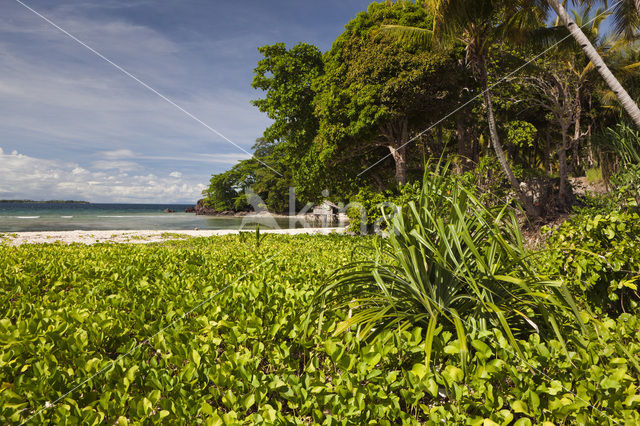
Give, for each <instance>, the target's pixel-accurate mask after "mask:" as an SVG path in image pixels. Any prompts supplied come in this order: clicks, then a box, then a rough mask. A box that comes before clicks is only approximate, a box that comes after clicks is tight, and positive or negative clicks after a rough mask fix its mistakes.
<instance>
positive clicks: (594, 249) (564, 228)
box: [540, 209, 640, 315]
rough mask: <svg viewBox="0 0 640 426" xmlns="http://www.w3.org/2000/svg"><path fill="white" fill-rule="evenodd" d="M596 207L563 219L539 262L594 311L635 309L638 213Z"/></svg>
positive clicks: (639, 265)
mask: <svg viewBox="0 0 640 426" xmlns="http://www.w3.org/2000/svg"><path fill="white" fill-rule="evenodd" d="M601 212H602V210H601V209H600V210H595V211H594V210H592V209H587V210H582V211H579V212H578V214H576V215H575V216H574V217H572V218H571V219H569V220H568V221H566V222H564V223H563V224H562V225H561V226H560V227H559V228H558V229H557V230H556V231H554V232H553V233H552V234H551V236H550V237H549V240H548V244H547V248H548V250H545V251H543V252H542V259H541V261H540V265H544V266H545V272H547V273H548V274H549V275H551V276H553V277H556V278H558V279H563V280H564V281H565V282H567V285H568V286H569V288H570V289H571V291H572V293H574V294H580V295H584V297H585V298H586V301H587V302H588V304H589V306H590V307H591V308H592V309H594V310H595V311H598V312H606V313H609V314H614V315H617V314H620V313H622V312H630V311H634V310H636V308H637V306H638V302H640V296H639V295H638V290H637V285H638V283H639V282H640V240H639V238H638V236H639V235H640V215H638V213H637V212H635V211H624V210H610V211H609V212H607V213H601Z"/></svg>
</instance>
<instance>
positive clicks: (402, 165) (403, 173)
mask: <svg viewBox="0 0 640 426" xmlns="http://www.w3.org/2000/svg"><path fill="white" fill-rule="evenodd" d="M399 146H402V144H400V145H399ZM389 151H391V156H392V157H393V159H394V161H395V162H396V182H397V183H398V184H400V185H404V184H406V183H407V147H405V146H402V148H396V147H394V146H391V145H389Z"/></svg>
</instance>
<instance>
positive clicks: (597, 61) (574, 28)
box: [545, 0, 640, 128]
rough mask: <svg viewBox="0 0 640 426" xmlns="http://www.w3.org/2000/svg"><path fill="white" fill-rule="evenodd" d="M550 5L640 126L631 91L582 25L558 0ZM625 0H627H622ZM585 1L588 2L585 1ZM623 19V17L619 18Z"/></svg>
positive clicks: (639, 117)
mask: <svg viewBox="0 0 640 426" xmlns="http://www.w3.org/2000/svg"><path fill="white" fill-rule="evenodd" d="M545 1H546V2H547V3H548V4H549V6H551V8H552V9H553V10H554V11H555V12H556V14H557V15H558V19H559V20H560V22H561V23H562V25H564V26H565V27H566V28H567V29H568V30H569V32H570V33H571V35H572V36H573V38H574V39H575V41H576V42H578V44H579V45H580V46H581V48H582V50H583V52H584V53H585V55H587V57H588V58H589V60H590V61H591V62H592V63H593V66H594V67H595V69H596V70H597V71H598V72H599V73H600V75H601V76H602V78H603V79H604V81H605V83H606V84H607V86H609V88H610V89H611V90H612V91H613V93H615V95H616V98H618V101H619V102H620V104H621V105H622V107H623V108H624V110H625V111H626V112H627V114H629V116H630V117H631V119H632V120H633V122H634V123H635V125H636V126H637V127H638V128H640V108H638V104H637V103H636V102H635V101H634V100H633V99H632V98H631V96H629V93H627V91H626V90H625V88H624V87H622V85H621V84H620V82H619V81H618V79H617V78H616V77H615V76H614V75H613V73H612V72H611V70H610V69H609V67H607V64H606V63H605V62H604V60H603V59H602V56H600V54H598V51H597V50H596V48H595V47H594V46H593V44H592V43H591V41H589V38H588V37H587V36H586V35H585V34H584V32H583V31H582V29H581V28H580V26H578V25H577V24H576V23H575V21H574V20H573V19H572V18H571V16H570V15H569V13H568V12H567V10H566V9H565V7H564V6H563V5H562V3H561V2H559V1H558V0H545ZM622 1H623V2H624V1H625V0H622ZM634 2H635V4H634V5H637V6H638V8H637V9H636V13H640V5H638V3H639V2H640V0H634ZM584 3H588V2H587V1H585V2H584ZM619 19H622V18H620V17H619V18H618V20H619Z"/></svg>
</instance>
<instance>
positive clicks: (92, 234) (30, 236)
mask: <svg viewBox="0 0 640 426" xmlns="http://www.w3.org/2000/svg"><path fill="white" fill-rule="evenodd" d="M238 232H239V231H238V230H237V229H223V230H201V231H200V230H198V231H195V230H194V231H191V230H189V231H182V230H180V231H47V232H45V231H42V232H5V233H0V242H2V243H4V244H8V245H13V246H17V245H20V244H43V243H56V242H62V243H65V244H70V243H82V244H96V243H105V242H112V243H135V244H146V243H158V242H162V241H167V240H181V239H185V238H190V237H211V236H214V235H228V234H237V233H238ZM260 232H263V233H265V234H288V235H298V234H325V235H326V234H330V233H332V232H337V233H344V232H345V230H344V228H300V229H278V230H262V231H260Z"/></svg>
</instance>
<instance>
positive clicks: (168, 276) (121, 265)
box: [0, 235, 640, 425]
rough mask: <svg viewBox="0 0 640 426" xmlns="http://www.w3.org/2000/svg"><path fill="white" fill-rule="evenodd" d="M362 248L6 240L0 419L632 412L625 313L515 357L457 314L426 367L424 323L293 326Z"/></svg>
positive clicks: (526, 420) (355, 419) (308, 419)
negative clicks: (398, 327)
mask: <svg viewBox="0 0 640 426" xmlns="http://www.w3.org/2000/svg"><path fill="white" fill-rule="evenodd" d="M360 244H368V243H367V240H363V239H361V238H349V237H339V236H334V237H286V236H274V235H267V236H266V237H264V238H263V239H262V241H261V244H260V246H259V249H256V244H255V239H254V238H246V236H245V237H236V236H229V237H216V238H208V239H191V240H188V241H180V242H170V243H165V244H160V245H155V244H153V245H120V244H118V245H116V244H107V245H96V246H90V247H87V246H82V245H71V246H65V245H59V244H54V245H38V246H21V247H7V246H1V247H0V261H1V262H2V265H3V266H4V267H3V268H2V270H0V283H1V286H2V287H1V288H0V300H1V303H0V306H1V307H2V308H1V309H2V315H1V316H2V320H0V346H1V347H2V356H1V358H0V383H2V385H1V386H0V407H1V408H0V422H1V423H5V424H6V423H8V424H17V423H20V422H22V421H24V420H27V419H29V418H30V417H31V416H32V415H34V414H36V412H38V411H39V410H40V409H43V408H45V407H47V409H46V410H44V411H42V412H39V413H38V414H37V415H35V417H33V418H32V419H31V420H30V423H29V424H43V423H56V424H58V423H68V424H69V423H70V424H76V423H83V424H92V423H93V424H96V423H108V424H114V423H117V424H127V423H143V422H144V423H164V424H166V423H172V424H185V423H189V424H197V423H204V424H237V423H259V422H265V423H316V422H317V423H323V422H324V423H326V424H365V423H370V422H374V423H378V424H385V423H386V424H398V423H402V422H404V423H409V424H411V423H414V424H415V423H425V422H426V423H429V424H439V423H442V422H446V423H453V422H455V423H466V422H468V423H470V424H483V422H484V424H494V423H492V422H495V423H497V424H502V423H504V422H508V421H517V422H519V423H516V424H519V425H527V424H534V423H540V422H542V421H545V420H547V421H551V422H554V423H556V424H560V423H574V422H581V423H585V422H586V423H587V424H613V423H615V422H624V421H627V422H628V423H636V422H638V421H640V418H639V417H638V407H640V394H639V391H638V387H639V386H640V382H639V376H638V373H637V370H635V369H634V366H633V363H634V359H633V358H629V357H628V354H629V353H634V354H637V353H638V352H640V342H639V341H638V335H639V333H638V331H639V330H640V319H639V318H638V317H637V316H633V315H628V314H624V315H622V316H620V317H619V318H618V320H617V321H616V322H613V321H610V320H604V321H603V322H602V325H601V326H600V329H599V331H600V334H601V340H600V341H599V342H597V343H596V342H594V343H589V344H588V345H587V346H586V347H584V348H580V349H576V350H575V351H573V350H572V351H571V352H570V356H571V361H570V362H569V361H568V360H567V358H566V355H565V354H564V353H563V351H562V349H561V347H562V346H561V344H560V343H559V342H557V341H555V340H550V341H548V342H546V343H542V342H540V340H539V338H538V336H537V335H533V336H531V337H530V338H529V339H527V340H520V341H519V347H520V349H521V351H522V354H523V355H522V356H519V355H516V353H515V352H514V351H513V349H512V346H511V345H510V344H509V342H508V339H507V337H506V336H504V334H503V333H502V332H500V331H499V330H497V329H489V330H488V331H486V332H479V331H478V329H477V328H474V327H469V329H468V339H469V340H468V341H469V345H468V351H469V352H468V362H467V365H466V369H464V370H463V369H462V368H461V365H460V360H459V342H458V341H457V340H456V339H455V337H454V334H452V333H451V332H447V331H442V332H441V333H438V334H437V335H436V336H435V340H434V342H433V345H434V346H436V347H439V348H441V349H442V352H441V357H440V358H439V360H438V362H439V365H440V366H441V368H440V369H437V370H435V371H434V370H432V369H431V368H428V367H427V366H426V365H425V350H426V344H425V340H424V338H423V335H424V330H420V329H412V328H410V329H408V330H406V331H402V332H396V331H387V332H384V333H382V334H381V335H380V336H379V338H378V339H377V340H375V341H374V342H371V343H365V342H361V341H359V340H358V339H356V336H355V331H352V330H347V331H346V332H344V333H341V334H340V335H337V336H334V337H331V334H333V333H334V332H335V331H336V330H337V327H338V326H339V324H341V323H342V321H344V320H345V319H346V316H345V315H346V312H338V313H337V314H336V315H327V316H325V317H324V318H323V319H322V323H321V324H318V323H317V322H315V321H314V322H311V323H309V324H308V325H305V324H304V321H301V318H304V312H305V311H306V310H307V309H308V307H309V304H310V301H311V298H312V296H313V294H314V293H315V291H316V288H317V287H318V285H319V284H321V283H323V282H325V280H327V279H328V277H329V274H330V272H331V271H332V270H333V268H334V267H335V266H336V265H338V264H343V263H346V262H348V261H349V260H350V259H351V252H352V250H353V249H354V247H356V246H358V245H360ZM359 257H360V256H359ZM356 259H357V258H356ZM228 284H231V287H229V288H228V289H227V290H226V291H225V292H223V293H220V294H218V292H219V291H220V290H223V289H224V288H225V286H227V285H228ZM318 327H319V328H318ZM305 329H307V330H306V332H305ZM618 343H622V344H623V345H624V347H623V346H620V345H619V344H618ZM625 350H626V351H628V352H626V351H625ZM60 397H63V398H62V399H61V400H60V401H58V403H57V404H56V405H55V406H52V407H50V406H49V405H48V404H47V402H49V403H53V402H54V401H56V400H57V399H58V398H60Z"/></svg>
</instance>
